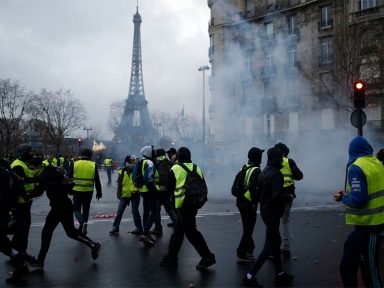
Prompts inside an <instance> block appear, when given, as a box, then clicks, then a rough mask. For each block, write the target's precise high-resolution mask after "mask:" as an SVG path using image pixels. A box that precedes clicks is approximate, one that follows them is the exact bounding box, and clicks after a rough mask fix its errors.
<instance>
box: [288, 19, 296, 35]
mask: <svg viewBox="0 0 384 288" xmlns="http://www.w3.org/2000/svg"><path fill="white" fill-rule="evenodd" d="M287 22H288V34H289V35H295V34H296V15H290V16H288V17H287Z"/></svg>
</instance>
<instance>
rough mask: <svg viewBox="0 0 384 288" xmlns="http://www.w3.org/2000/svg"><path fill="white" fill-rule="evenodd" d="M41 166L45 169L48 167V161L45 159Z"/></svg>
mask: <svg viewBox="0 0 384 288" xmlns="http://www.w3.org/2000/svg"><path fill="white" fill-rule="evenodd" d="M42 164H43V166H44V167H47V166H49V161H48V160H47V159H45V160H43V163H42Z"/></svg>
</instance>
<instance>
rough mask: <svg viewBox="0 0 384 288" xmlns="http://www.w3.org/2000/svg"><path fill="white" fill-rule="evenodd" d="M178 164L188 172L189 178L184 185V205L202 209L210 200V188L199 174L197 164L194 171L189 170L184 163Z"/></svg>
mask: <svg viewBox="0 0 384 288" xmlns="http://www.w3.org/2000/svg"><path fill="white" fill-rule="evenodd" d="M177 164H178V165H180V167H182V168H183V169H184V170H185V171H186V172H187V178H186V179H185V183H184V190H185V199H184V205H187V206H191V207H194V208H197V209H200V208H201V207H203V205H204V204H205V202H207V200H208V198H207V195H208V188H207V184H206V183H205V179H204V177H203V178H202V177H200V175H199V174H198V173H197V166H196V165H195V164H193V169H192V171H191V170H189V169H188V168H187V166H185V165H184V164H183V163H177Z"/></svg>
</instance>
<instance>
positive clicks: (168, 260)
mask: <svg viewBox="0 0 384 288" xmlns="http://www.w3.org/2000/svg"><path fill="white" fill-rule="evenodd" d="M159 264H160V266H162V267H168V268H176V267H177V264H178V262H177V259H175V258H172V257H169V256H168V255H165V256H164V257H163V259H161V261H160V263H159Z"/></svg>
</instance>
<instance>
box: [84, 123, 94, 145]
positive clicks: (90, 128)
mask: <svg viewBox="0 0 384 288" xmlns="http://www.w3.org/2000/svg"><path fill="white" fill-rule="evenodd" d="M83 130H85V131H87V139H86V145H87V146H88V133H89V131H92V127H85V126H84V128H83Z"/></svg>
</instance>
